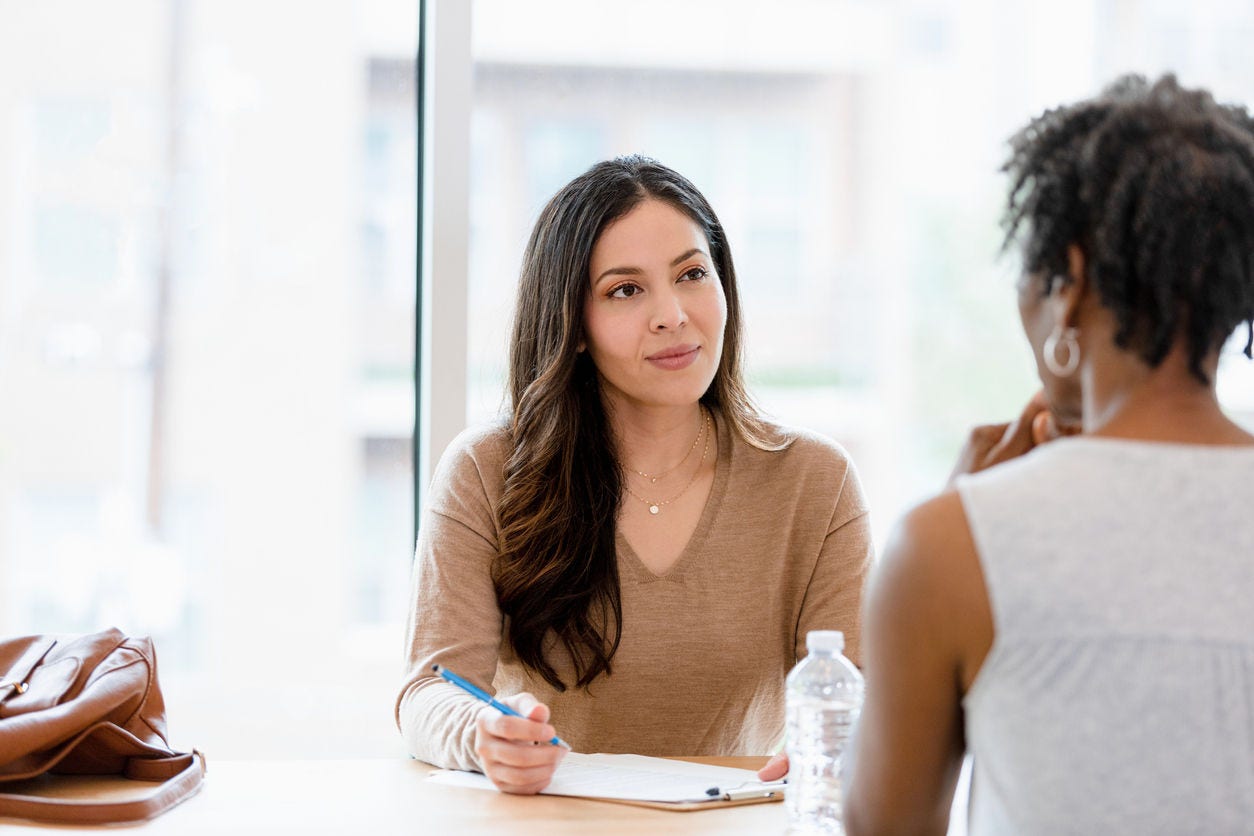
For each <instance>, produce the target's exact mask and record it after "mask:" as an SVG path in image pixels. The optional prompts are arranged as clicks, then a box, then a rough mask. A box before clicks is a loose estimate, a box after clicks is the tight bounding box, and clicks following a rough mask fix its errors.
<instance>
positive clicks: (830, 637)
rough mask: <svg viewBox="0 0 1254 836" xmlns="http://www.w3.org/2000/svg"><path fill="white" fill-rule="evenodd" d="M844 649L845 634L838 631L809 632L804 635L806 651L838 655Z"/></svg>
mask: <svg viewBox="0 0 1254 836" xmlns="http://www.w3.org/2000/svg"><path fill="white" fill-rule="evenodd" d="M844 649H845V634H844V633H842V632H841V631H840V630H811V631H810V632H808V633H806V650H807V651H809V652H811V653H813V652H815V651H816V650H818V651H826V652H827V653H840V652H841V651H842V650H844Z"/></svg>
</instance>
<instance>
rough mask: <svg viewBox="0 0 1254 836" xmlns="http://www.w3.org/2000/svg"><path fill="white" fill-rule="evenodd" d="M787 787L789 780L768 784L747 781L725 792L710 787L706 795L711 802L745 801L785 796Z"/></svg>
mask: <svg viewBox="0 0 1254 836" xmlns="http://www.w3.org/2000/svg"><path fill="white" fill-rule="evenodd" d="M787 786H788V779H787V778H784V779H782V780H779V781H766V782H763V781H746V782H745V783H743V784H741V785H740V786H738V787H728V788H727V789H725V790H724V789H719V788H718V787H710V788H709V789H708V790H706V791H705V794H706V795H708V796H709V797H710V800H711V801H713V800H714V799H716V798H719V799H722V800H723V801H743V800H744V799H746V798H774V797H775V796H777V795H783V794H784V789H785V788H786V787H787Z"/></svg>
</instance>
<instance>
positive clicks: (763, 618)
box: [396, 416, 872, 769]
mask: <svg viewBox="0 0 1254 836" xmlns="http://www.w3.org/2000/svg"><path fill="white" fill-rule="evenodd" d="M716 419H717V416H716ZM717 423H718V428H719V429H718V443H719V457H718V461H717V465H716V470H715V475H714V485H713V487H712V488H711V490H710V496H709V499H708V500H707V503H706V507H705V509H704V511H703V513H702V516H701V518H700V520H699V521H698V523H697V527H696V530H695V531H694V532H693V535H692V538H691V539H690V540H689V542H688V545H687V547H686V548H685V550H684V552H683V554H682V555H681V556H680V557H679V559H678V561H677V562H676V563H675V565H674V566H673V567H672V568H671V570H670V571H668V572H667V573H666V574H664V575H660V576H659V575H655V574H654V573H653V572H651V571H650V570H649V569H648V568H647V567H646V566H645V565H644V564H643V563H641V561H640V559H639V558H638V557H637V556H636V555H635V553H634V552H633V551H632V550H631V547H630V546H629V545H628V544H627V541H626V540H625V539H624V538H623V537H622V536H621V535H620V536H619V537H618V571H619V579H620V582H621V586H622V608H623V631H622V642H621V644H620V645H619V648H618V652H617V654H616V655H615V656H614V658H613V661H612V664H613V674H612V675H609V676H602V677H600V678H598V679H597V680H596V681H595V682H593V683H592V685H591V687H590V690H588V691H583V690H581V689H576V688H568V690H567V691H565V692H564V693H563V692H558V691H556V690H555V689H553V688H552V687H550V686H549V685H548V684H547V683H546V682H545V681H544V680H543V679H542V678H540V677H539V676H535V675H533V674H530V673H529V672H528V671H527V670H526V669H525V668H523V666H522V665H521V664H520V663H519V662H518V661H517V659H516V658H515V657H514V655H513V653H512V651H511V650H510V647H509V645H508V642H506V641H505V640H504V634H503V631H502V621H503V619H502V614H501V611H500V609H499V608H498V607H497V602H496V595H495V592H494V590H493V585H492V578H491V565H492V559H493V556H494V555H495V553H496V543H497V533H498V530H499V529H498V521H497V515H496V509H497V505H498V503H499V502H500V498H501V489H502V484H503V467H504V461H505V457H506V454H507V450H508V444H509V438H508V434H507V432H506V431H505V430H504V429H503V428H501V427H492V428H489V429H481V430H469V431H467V432H465V433H463V434H462V435H461V436H459V437H458V438H457V439H456V440H455V441H454V442H453V443H452V444H451V445H450V446H449V448H448V450H447V451H446V452H445V454H444V456H443V458H442V459H441V461H440V465H439V468H438V469H437V472H436V475H435V477H434V479H433V481H432V489H431V500H430V502H429V504H428V507H427V509H426V512H425V514H424V516H423V519H422V526H421V529H420V534H419V538H418V551H417V555H416V558H415V563H414V574H413V591H412V605H411V610H410V618H409V626H408V636H407V663H406V676H405V682H404V685H403V687H402V689H401V692H400V696H399V699H398V700H397V706H396V716H397V723H398V725H399V726H400V729H401V732H402V734H403V735H404V738H405V741H406V744H407V746H408V749H409V751H410V753H411V754H413V755H414V756H415V757H418V758H420V759H422V760H424V761H428V762H430V763H434V764H437V765H439V766H444V767H453V768H460V769H478V768H479V767H480V764H479V761H478V758H477V756H476V755H475V752H474V735H475V729H474V718H475V714H476V713H477V712H478V711H479V709H480V708H481V707H482V705H483V703H481V702H479V701H477V700H475V699H474V698H473V697H470V696H469V695H467V694H465V693H464V692H462V691H460V690H458V689H457V688H455V687H453V686H452V685H449V684H447V683H445V682H443V681H442V680H440V679H439V678H438V677H436V676H435V675H434V674H432V673H431V666H432V665H433V664H437V663H438V664H440V665H444V666H446V667H448V668H449V669H450V670H452V671H454V672H456V673H458V674H461V675H462V676H463V677H466V678H467V679H469V680H471V681H472V682H474V683H476V684H477V685H479V686H480V687H483V688H485V689H487V690H489V691H494V692H495V693H497V694H498V695H502V696H506V695H510V694H515V693H518V692H520V691H530V692H531V693H532V694H534V695H535V696H536V697H537V698H539V699H540V700H541V701H542V702H544V703H545V704H547V705H548V706H549V708H550V709H552V720H551V721H552V723H553V725H554V726H555V727H556V728H557V731H558V734H560V735H561V736H562V737H563V738H564V739H565V740H566V741H568V742H569V743H570V744H571V745H572V746H573V747H574V749H575V750H576V751H581V752H634V753H638V754H646V755H761V754H767V753H769V752H770V751H772V750H773V749H774V747H776V746H777V745H778V743H779V741H780V740H781V738H782V736H783V730H784V677H785V676H786V675H787V673H788V671H789V669H791V667H792V666H793V665H794V664H795V663H796V662H797V660H798V659H799V658H800V657H802V656H804V655H805V636H806V633H807V631H809V630H843V631H845V636H846V648H847V649H846V653H847V654H848V655H849V656H850V658H852V659H853V660H854V661H855V662H856V661H857V660H858V639H859V623H858V618H859V605H860V598H861V593H862V583H863V578H864V576H865V573H866V571H867V569H868V568H869V565H870V562H871V558H872V545H871V533H870V526H869V522H868V518H867V506H866V500H865V499H864V497H863V494H862V489H861V487H860V485H859V483H858V479H857V475H856V474H855V472H854V468H853V464H852V463H851V462H850V460H849V458H848V456H847V455H846V454H845V452H844V450H843V449H841V447H840V446H839V445H837V444H835V443H833V442H832V441H830V440H829V439H827V438H825V437H822V436H819V435H815V434H811V433H806V432H801V431H795V430H788V431H786V432H787V434H788V435H789V436H791V437H792V438H793V439H794V440H793V442H792V444H790V445H789V446H788V448H787V449H785V450H782V451H778V452H765V451H762V450H758V449H756V448H754V447H752V446H750V445H749V444H747V443H745V442H744V441H742V440H740V439H739V438H737V437H734V434H733V433H732V432H731V431H730V430H729V429H728V426H727V424H726V422H725V421H721V420H718V421H717ZM552 661H553V664H554V666H555V667H556V668H557V671H558V673H559V675H560V676H561V677H562V678H563V680H565V681H566V682H568V683H570V682H573V680H574V676H573V668H572V667H571V666H570V664H569V661H568V660H567V659H563V658H561V657H560V656H557V657H554V659H553V660H552Z"/></svg>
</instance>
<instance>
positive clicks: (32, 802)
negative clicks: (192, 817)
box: [0, 750, 205, 824]
mask: <svg viewBox="0 0 1254 836" xmlns="http://www.w3.org/2000/svg"><path fill="white" fill-rule="evenodd" d="M126 777H127V778H135V779H138V780H141V781H143V780H146V781H161V782H162V783H161V785H160V787H159V788H158V789H157V790H156V791H154V792H152V793H150V794H148V795H145V796H144V797H142V798H136V799H132V800H128V801H88V800H80V799H71V798H65V799H61V798H45V797H42V796H37V795H19V794H17V793H4V792H0V817H13V818H19V819H28V820H31V821H37V822H41V823H46V824H122V823H127V822H139V821H144V820H146V819H151V818H152V817H154V816H157V815H160V814H161V813H164V812H165V811H166V810H169V809H170V808H171V807H173V806H174V805H176V804H178V803H179V802H180V801H184V800H186V799H188V798H191V797H192V796H193V795H195V794H196V792H197V791H198V790H199V789H200V787H201V785H202V784H203V783H204V780H205V756H204V755H202V754H200V752H197V751H195V750H193V751H191V752H189V753H186V754H182V755H176V756H174V757H171V758H131V759H129V760H128V761H127V764H126Z"/></svg>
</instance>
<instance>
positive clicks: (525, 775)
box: [475, 693, 566, 795]
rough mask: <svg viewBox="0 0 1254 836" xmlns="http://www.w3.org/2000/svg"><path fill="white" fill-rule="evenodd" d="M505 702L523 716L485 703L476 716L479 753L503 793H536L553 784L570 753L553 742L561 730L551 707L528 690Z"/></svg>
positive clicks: (486, 773)
mask: <svg viewBox="0 0 1254 836" xmlns="http://www.w3.org/2000/svg"><path fill="white" fill-rule="evenodd" d="M501 702H503V703H505V704H506V705H508V706H509V707H510V708H513V709H514V710H515V711H517V712H518V713H519V714H521V715H523V716H522V717H510V716H509V715H506V714H502V713H501V712H499V711H497V710H496V709H495V708H492V707H491V706H488V705H485V706H484V707H483V709H482V710H481V711H480V712H479V715H478V717H476V718H475V752H476V753H478V755H479V761H480V763H481V764H482V765H483V774H485V775H487V776H488V777H489V778H490V779H492V783H494V784H496V787H497V789H499V790H500V791H501V792H508V793H514V794H517V795H534V794H535V793H538V792H539V791H540V790H542V789H544V788H545V787H547V786H548V785H549V782H550V781H551V780H553V773H554V771H556V769H557V765H558V764H559V763H561V761H562V757H563V756H564V755H565V754H566V748H565V747H564V746H554V745H552V744H551V743H550V741H551V740H552V739H553V738H554V737H555V736H556V735H557V731H556V730H555V729H554V728H553V727H552V726H550V725H549V723H548V720H549V707H548V706H547V705H545V704H544V703H542V702H539V701H538V700H537V699H536V698H535V697H533V696H532V695H531V694H528V693H522V694H515V695H514V696H512V697H508V698H506V699H503V700H501Z"/></svg>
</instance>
